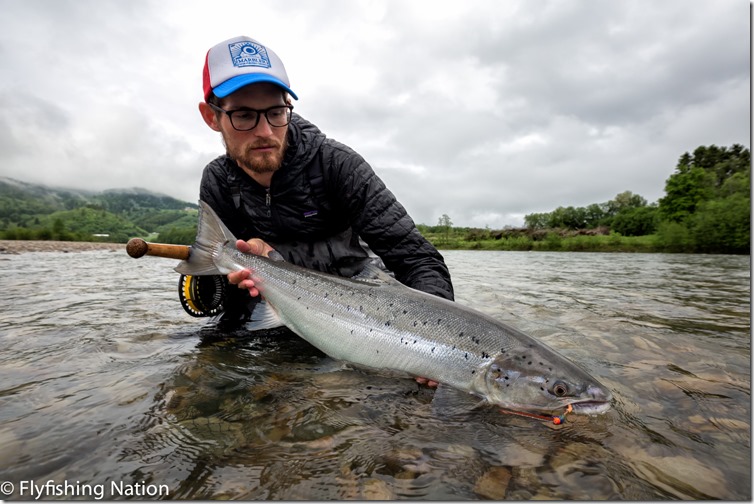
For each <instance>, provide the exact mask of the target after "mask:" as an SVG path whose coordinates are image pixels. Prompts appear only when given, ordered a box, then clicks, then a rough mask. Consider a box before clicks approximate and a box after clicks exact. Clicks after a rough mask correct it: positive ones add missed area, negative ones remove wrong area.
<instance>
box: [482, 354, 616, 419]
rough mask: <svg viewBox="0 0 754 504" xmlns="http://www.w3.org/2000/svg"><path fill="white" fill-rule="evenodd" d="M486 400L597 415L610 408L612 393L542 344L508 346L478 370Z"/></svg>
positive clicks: (522, 408)
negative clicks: (569, 407)
mask: <svg viewBox="0 0 754 504" xmlns="http://www.w3.org/2000/svg"><path fill="white" fill-rule="evenodd" d="M480 377H481V378H483V381H484V383H483V384H481V388H482V390H483V395H484V396H485V397H486V399H487V400H488V401H489V402H490V403H492V404H494V405H496V406H500V407H502V408H506V409H510V410H516V411H532V412H562V411H563V410H564V409H565V408H567V407H568V406H569V405H570V406H572V407H573V412H574V413H581V414H598V413H604V412H606V411H607V410H608V409H610V402H611V401H612V393H611V392H610V391H609V389H608V388H607V387H605V386H604V385H602V384H601V383H600V382H599V381H597V380H596V379H595V378H594V377H592V376H591V375H590V374H589V373H587V372H586V371H584V370H583V369H581V368H580V367H578V366H577V365H576V364H574V363H573V362H571V361H570V360H568V359H566V358H565V357H563V356H561V355H559V354H557V353H556V352H555V351H553V350H551V349H550V348H548V347H545V346H536V345H528V346H526V347H521V348H520V349H508V350H507V351H506V352H505V353H503V354H500V355H498V356H496V357H495V358H494V359H493V360H492V361H491V362H490V363H489V364H488V365H487V368H486V370H485V372H484V373H481V376H480Z"/></svg>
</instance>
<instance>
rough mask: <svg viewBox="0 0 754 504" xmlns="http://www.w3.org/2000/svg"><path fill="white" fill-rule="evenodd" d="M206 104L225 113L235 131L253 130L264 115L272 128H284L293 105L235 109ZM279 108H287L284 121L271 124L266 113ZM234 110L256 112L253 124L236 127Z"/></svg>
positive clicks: (288, 121) (289, 119)
mask: <svg viewBox="0 0 754 504" xmlns="http://www.w3.org/2000/svg"><path fill="white" fill-rule="evenodd" d="M207 105H209V106H210V107H211V108H212V109H213V110H216V111H218V112H223V113H224V114H225V115H227V116H228V119H229V120H230V125H231V126H233V129H234V130H236V131H251V130H253V129H254V128H256V127H257V126H259V120H260V119H261V118H262V116H264V119H265V121H267V124H269V125H270V126H271V127H273V128H284V127H285V126H288V125H289V124H290V123H291V117H292V116H293V105H275V106H274V107H269V108H266V109H264V110H257V109H252V108H240V109H236V110H225V109H223V108H220V107H218V106H217V105H215V104H214V103H207ZM281 108H286V109H288V113H287V114H286V117H287V121H286V123H285V124H281V125H280V126H278V125H275V124H272V122H270V118H269V117H268V116H267V113H268V112H270V111H272V110H277V109H281ZM236 112H256V113H257V120H256V122H255V123H254V126H252V127H251V128H243V129H241V128H238V127H236V123H234V122H233V114H235V113H236Z"/></svg>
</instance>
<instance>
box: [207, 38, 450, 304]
mask: <svg viewBox="0 0 754 504" xmlns="http://www.w3.org/2000/svg"><path fill="white" fill-rule="evenodd" d="M291 98H293V99H296V100H297V99H298V97H297V96H296V94H295V93H294V92H293V91H292V90H291V88H290V83H289V80H288V76H287V73H286V71H285V67H284V66H283V63H282V61H280V59H279V58H278V56H277V55H276V54H275V53H274V52H273V51H272V50H271V49H270V48H269V47H266V46H264V45H262V44H261V43H259V42H257V41H256V40H254V39H251V38H249V37H236V38H232V39H229V40H226V41H224V42H221V43H219V44H217V45H216V46H214V47H212V48H211V49H210V50H209V52H208V53H207V57H206V61H205V66H204V99H205V101H204V102H201V103H200V104H199V112H200V113H201V115H202V118H203V119H204V121H205V122H206V123H207V126H209V127H210V128H212V129H213V130H215V131H217V132H219V133H221V134H222V138H223V141H224V143H225V147H226V154H225V155H224V156H220V157H218V158H217V159H215V160H214V161H212V162H211V163H210V164H209V165H207V167H206V168H205V169H204V174H203V176H202V182H201V188H200V198H201V199H202V200H204V201H205V202H207V203H208V204H209V205H210V206H211V207H212V208H213V209H214V210H215V212H217V215H218V216H219V217H220V219H221V220H222V221H223V222H224V223H225V225H226V226H228V228H229V229H230V230H231V231H232V232H233V233H234V234H235V235H236V236H237V237H239V238H243V240H239V241H238V243H237V247H238V249H239V250H241V251H243V252H252V253H256V254H262V255H266V254H267V253H269V252H270V251H271V250H273V249H274V250H276V251H278V252H279V253H281V254H282V255H283V257H285V259H286V260H287V261H289V262H292V263H294V264H298V265H301V266H305V267H308V268H313V269H316V270H319V271H324V272H328V273H333V274H337V275H340V276H349V277H350V276H353V275H355V274H357V273H358V272H359V271H361V270H362V269H363V268H364V266H365V265H366V264H367V262H369V261H372V260H375V254H376V256H378V257H379V258H381V260H382V263H383V264H380V266H382V267H384V268H385V269H387V270H389V271H390V272H392V273H393V274H394V275H395V277H396V278H397V279H398V280H399V281H400V282H402V283H404V284H405V285H408V286H410V287H413V288H415V289H418V290H422V291H425V292H428V293H430V294H434V295H437V296H441V297H444V298H447V299H451V300H452V299H453V286H452V283H451V280H450V273H449V272H448V268H447V267H446V265H445V262H444V260H443V258H442V256H441V255H440V253H439V252H438V251H437V250H436V249H435V248H434V247H433V246H432V245H431V244H430V243H429V242H428V241H427V240H425V239H424V238H423V237H422V236H421V234H420V233H419V231H418V230H417V229H416V226H415V224H414V222H413V220H411V218H410V217H409V215H408V214H407V212H406V210H405V208H404V207H403V206H402V205H401V204H400V203H399V202H398V201H397V200H396V199H395V196H394V195H393V194H392V193H391V192H390V191H389V190H388V189H387V188H386V187H385V184H384V183H383V182H382V180H380V178H379V177H378V176H377V175H376V174H375V173H374V171H373V170H372V168H371V167H370V166H369V164H367V163H366V161H364V159H363V158H362V157H361V156H359V155H358V154H357V153H356V152H354V151H353V150H351V149H350V148H348V147H347V146H345V145H342V144H340V143H338V142H336V141H334V140H332V139H329V138H326V136H325V135H324V134H323V133H322V132H320V131H319V129H318V128H317V127H316V126H314V125H313V124H311V123H309V122H307V121H306V120H304V119H303V118H302V117H301V116H299V115H298V114H295V113H293V112H292V110H293V106H292V101H291ZM244 240H248V241H244ZM228 281H229V282H230V283H231V284H235V285H237V286H238V287H239V288H241V289H245V290H248V292H249V293H250V294H251V296H252V297H254V296H258V294H259V291H258V290H257V289H256V287H255V285H254V282H253V281H252V280H251V279H250V272H249V271H247V270H242V271H238V272H235V273H231V274H229V275H228ZM230 290H231V291H234V290H235V289H230ZM232 298H234V296H230V297H229V298H228V299H226V303H225V305H226V307H225V308H226V312H227V313H226V315H228V316H231V313H230V312H238V311H239V310H240V311H241V312H243V311H245V308H244V307H242V306H241V308H239V306H240V305H243V304H244V303H243V302H242V303H238V302H237V301H238V300H237V299H236V301H233V299H232ZM246 299H247V300H248V296H246ZM236 314H237V313H235V314H234V315H233V316H235V315H236Z"/></svg>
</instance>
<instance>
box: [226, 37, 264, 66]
mask: <svg viewBox="0 0 754 504" xmlns="http://www.w3.org/2000/svg"><path fill="white" fill-rule="evenodd" d="M228 49H230V57H231V59H232V60H233V66H236V67H262V68H270V57H269V56H267V49H265V48H264V46H263V45H261V44H255V43H253V42H248V41H243V42H235V43H233V44H228Z"/></svg>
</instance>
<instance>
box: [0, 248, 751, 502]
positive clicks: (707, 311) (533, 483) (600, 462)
mask: <svg viewBox="0 0 754 504" xmlns="http://www.w3.org/2000/svg"><path fill="white" fill-rule="evenodd" d="M443 255H444V256H445V257H446V261H447V263H448V266H449V268H450V270H451V273H452V275H453V281H454V285H455V289H456V300H457V301H458V302H460V303H463V304H466V305H469V306H472V307H474V308H476V309H478V310H480V311H482V312H485V313H487V314H489V315H491V316H493V317H496V318H498V319H500V320H502V321H505V322H507V323H509V324H511V325H513V326H515V327H518V328H519V329H522V330H524V331H526V332H528V333H529V334H530V335H532V336H534V337H536V338H537V339H540V340H541V341H544V342H545V343H547V344H548V345H550V346H551V347H553V348H555V349H557V350H558V351H560V352H561V353H562V354H564V355H566V356H567V357H568V358H570V359H572V360H573V361H575V362H577V363H578V364H579V365H581V366H582V367H584V368H585V369H586V370H587V371H589V372H590V373H591V374H592V375H594V376H596V377H597V378H598V379H599V380H600V381H601V382H602V383H603V384H605V385H606V386H608V387H610V388H611V389H612V391H613V394H614V403H613V407H612V409H611V410H610V411H609V412H607V413H606V414H604V415H600V416H593V417H590V416H575V415H571V416H569V417H568V421H567V422H566V423H565V424H564V425H560V426H555V425H552V424H549V423H545V422H541V421H537V420H532V419H527V418H522V417H515V416H510V415H503V414H501V413H500V412H498V411H494V410H489V409H487V410H481V411H475V412H473V413H472V414H471V415H470V416H468V417H467V418H465V419H464V420H463V421H458V420H455V419H453V418H447V417H441V418H440V417H438V416H437V415H436V414H433V410H432V408H431V401H432V395H433V391H432V390H431V389H428V388H427V387H423V386H419V385H418V384H416V383H415V382H414V381H413V380H411V379H407V378H403V377H396V376H391V375H390V374H389V373H385V374H378V373H374V372H367V371H363V370H357V369H350V368H348V367H345V366H343V365H341V364H340V363H338V362H334V361H332V360H331V359H329V358H327V357H326V356H324V355H323V354H321V353H320V352H319V351H317V350H316V349H314V348H313V347H311V346H310V345H309V344H307V343H305V342H303V341H301V340H300V339H298V338H297V337H296V336H294V335H292V334H291V333H289V332H287V331H285V330H279V331H274V332H272V333H267V334H265V335H261V336H260V335H249V334H248V333H245V332H242V331H238V332H234V333H231V334H225V335H221V334H218V333H217V332H216V331H215V330H214V329H213V327H212V326H211V325H208V324H207V321H206V319H194V318H192V317H189V316H188V315H187V314H185V313H184V312H183V310H182V308H181V306H180V304H179V301H178V297H177V280H178V275H177V274H176V273H174V272H173V271H172V267H173V266H174V264H175V261H172V260H167V259H159V258H151V257H147V258H142V259H138V260H135V259H131V258H129V257H128V256H127V255H126V253H125V251H123V252H122V253H121V252H107V251H94V252H81V253H72V254H66V253H55V252H45V253H25V254H20V255H6V256H0V272H1V273H0V288H1V289H2V292H3V300H4V302H3V304H2V308H0V446H1V447H2V450H0V492H2V493H3V495H1V496H0V498H6V499H8V500H18V499H24V500H30V499H34V498H36V497H37V496H39V497H41V498H43V499H45V498H46V499H71V498H79V499H80V498H85V499H89V500H99V499H100V498H105V499H107V498H169V499H275V500H292V499H309V500H321V499H359V500H365V499H381V500H385V499H422V500H448V499H451V500H467V499H479V498H488V499H516V500H519V499H533V498H536V499H580V500H596V499H630V500H657V499H726V500H734V499H751V498H752V492H751V338H750V337H751V334H750V329H751V325H750V315H751V314H750V298H751V282H750V257H749V256H721V255H709V256H708V255H660V254H598V253H545V252H479V251H446V252H444V253H443Z"/></svg>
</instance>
